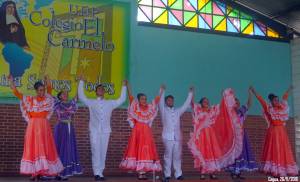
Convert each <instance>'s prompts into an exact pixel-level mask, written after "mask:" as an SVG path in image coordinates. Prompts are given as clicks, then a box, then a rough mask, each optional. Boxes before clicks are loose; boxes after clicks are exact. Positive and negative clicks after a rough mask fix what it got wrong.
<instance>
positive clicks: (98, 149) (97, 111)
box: [78, 77, 127, 181]
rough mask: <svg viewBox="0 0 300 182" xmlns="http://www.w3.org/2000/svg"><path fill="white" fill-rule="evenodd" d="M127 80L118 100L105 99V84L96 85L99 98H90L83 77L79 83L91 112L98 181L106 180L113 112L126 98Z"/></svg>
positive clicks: (94, 163)
mask: <svg viewBox="0 0 300 182" xmlns="http://www.w3.org/2000/svg"><path fill="white" fill-rule="evenodd" d="M126 86H127V81H124V82H123V87H122V91H121V96H120V98H119V99H117V100H106V99H104V94H105V90H104V86H103V85H101V84H100V85H98V86H97V87H96V95H97V99H88V98H87V97H86V96H85V94H84V81H83V80H82V77H81V78H80V82H79V85H78V98H79V100H80V101H81V102H83V103H84V104H85V105H86V106H87V107H88V108H89V112H90V121H89V132H90V143H91V151H92V164H93V172H94V175H95V180H96V181H104V180H105V178H104V176H103V170H104V168H105V160H106V153H107V148H108V142H109V137H110V133H111V126H110V120H111V114H112V111H113V110H114V109H116V108H117V107H119V106H121V105H122V104H123V103H124V102H125V100H126Z"/></svg>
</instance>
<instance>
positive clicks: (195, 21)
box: [185, 15, 198, 28]
mask: <svg viewBox="0 0 300 182" xmlns="http://www.w3.org/2000/svg"><path fill="white" fill-rule="evenodd" d="M185 26H187V27H192V28H197V27H198V17H197V16H196V15H195V16H194V17H193V18H192V19H191V20H190V21H189V22H188V23H187V24H186V25H185Z"/></svg>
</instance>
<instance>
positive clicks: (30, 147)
mask: <svg viewBox="0 0 300 182" xmlns="http://www.w3.org/2000/svg"><path fill="white" fill-rule="evenodd" d="M9 80H10V84H11V88H12V90H13V93H14V95H15V96H16V97H18V98H19V99H20V101H21V102H20V108H21V112H22V116H23V117H24V119H25V120H26V122H27V129H26V133H25V141H24V151H23V157H22V160H21V169H20V172H21V174H27V175H31V176H32V177H31V180H36V179H40V177H41V176H56V179H57V180H67V179H68V177H69V176H72V175H74V174H81V173H82V167H81V166H80V164H79V158H78V151H77V146H76V137H75V130H74V127H73V124H72V121H71V120H72V117H73V115H74V114H75V113H76V110H77V97H75V98H74V99H72V100H71V101H69V99H68V92H67V91H62V92H59V93H58V95H57V97H54V96H52V95H51V90H52V89H51V81H50V79H49V78H48V77H45V81H44V82H36V83H35V85H34V88H35V90H36V93H37V94H36V96H25V95H23V94H22V93H20V92H19V91H18V90H17V89H16V87H15V84H14V81H13V78H12V76H10V77H9ZM79 80H80V81H79V85H78V98H79V100H80V101H81V102H82V103H83V104H84V105H86V106H87V107H88V109H89V113H90V121H89V134H90V144H91V152H92V168H93V173H94V176H95V180H96V181H103V180H105V178H104V176H103V170H104V168H105V160H106V153H107V148H108V143H109V138H110V133H111V126H110V120H111V114H112V111H113V110H114V109H115V108H117V107H119V106H120V105H122V104H123V103H124V102H125V101H126V90H127V93H128V97H129V102H130V104H129V107H128V122H129V125H130V127H131V128H132V130H131V135H130V137H129V140H128V145H127V147H126V150H125V152H124V156H123V159H122V161H121V163H120V166H119V167H120V168H121V169H124V170H128V171H136V172H137V174H138V179H140V180H144V179H147V177H146V173H147V172H153V171H156V172H159V171H161V170H162V166H161V164H160V160H159V156H158V153H157V150H156V146H155V142H154V138H153V135H152V131H151V126H152V122H153V120H154V119H155V118H156V116H157V113H158V110H159V111H160V115H161V121H162V124H163V131H162V139H163V143H164V146H165V152H164V168H163V173H164V178H163V179H164V181H168V180H169V179H170V178H171V176H172V175H171V171H172V169H171V168H172V164H173V168H174V171H175V174H174V176H175V178H176V179H177V180H183V179H184V178H183V174H182V170H181V155H182V133H181V130H180V117H181V115H182V114H183V113H184V112H185V111H186V110H187V109H188V108H189V107H191V109H192V116H193V117H192V118H193V120H192V122H193V126H194V129H193V131H192V132H191V134H190V139H189V141H188V147H189V149H190V150H191V153H192V155H193V158H194V167H195V168H197V169H198V170H199V172H200V175H201V176H200V178H201V179H205V178H206V175H209V177H210V178H211V179H217V177H216V172H219V171H221V170H227V171H229V172H230V173H231V176H232V178H234V179H243V178H244V177H242V176H241V172H242V171H255V170H258V169H260V170H261V171H262V172H265V173H266V174H267V175H271V176H275V177H279V176H295V175H297V174H298V166H297V164H296V162H295V160H294V157H293V156H294V155H293V152H292V149H291V145H290V143H289V140H288V135H287V131H286V128H285V123H286V121H287V120H288V119H289V106H288V102H287V99H288V94H289V92H290V91H291V88H289V89H288V90H287V91H286V93H285V94H284V95H283V97H282V99H279V97H278V96H276V95H274V94H269V96H268V99H269V103H268V102H266V101H265V100H264V99H263V98H262V97H261V96H260V95H259V94H258V93H257V92H256V91H255V89H254V88H253V87H250V88H249V96H248V102H247V104H245V105H241V104H240V102H239V100H238V99H237V98H236V97H235V95H234V91H233V90H232V89H225V90H224V91H223V92H222V99H221V102H220V104H217V105H213V106H211V105H210V103H209V100H208V98H206V97H203V98H202V99H201V100H200V101H199V103H196V102H195V101H194V89H193V88H190V90H189V94H188V97H187V99H186V101H185V102H184V104H183V105H182V106H181V107H179V108H174V97H173V96H172V95H168V96H165V87H164V86H161V88H160V92H159V95H158V96H157V97H155V99H154V100H153V101H152V102H151V103H148V102H147V96H146V95H145V94H143V93H139V94H138V95H137V98H134V96H133V95H132V93H131V90H130V88H129V84H128V82H127V81H124V82H123V87H122V91H121V96H120V97H119V98H118V99H117V100H106V99H104V94H105V89H104V86H103V85H101V84H99V85H98V86H97V87H96V96H97V99H89V98H87V97H86V96H85V94H84V81H83V78H82V76H81V77H80V79H79ZM252 95H255V96H256V98H257V99H258V101H259V102H260V104H261V106H262V108H263V113H264V114H263V115H264V118H265V120H266V122H267V123H268V129H267V132H266V138H265V143H264V148H263V152H262V157H261V164H260V166H258V164H256V163H255V159H254V156H253V153H252V151H251V147H250V143H249V139H248V136H247V132H246V130H245V128H244V127H243V125H244V122H245V120H246V116H247V111H248V110H249V108H250V106H251V102H252V101H251V100H252ZM52 113H56V115H57V119H58V123H57V124H56V126H55V131H54V138H53V135H52V132H51V127H50V124H49V119H50V117H51V115H52Z"/></svg>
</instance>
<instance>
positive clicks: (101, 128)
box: [78, 81, 126, 133]
mask: <svg viewBox="0 0 300 182" xmlns="http://www.w3.org/2000/svg"><path fill="white" fill-rule="evenodd" d="M83 87H84V82H83V81H80V82H79V86H78V98H79V100H80V101H81V102H83V103H84V104H85V105H86V106H87V107H88V108H89V111H90V122H89V128H90V131H98V132H101V133H110V132H111V126H110V120H111V113H112V111H113V110H114V109H116V108H117V107H119V106H120V105H122V104H123V103H124V102H125V100H126V86H123V87H122V91H121V96H120V98H119V99H117V100H105V99H103V98H99V97H98V98H97V99H88V98H86V96H85V94H84V90H83Z"/></svg>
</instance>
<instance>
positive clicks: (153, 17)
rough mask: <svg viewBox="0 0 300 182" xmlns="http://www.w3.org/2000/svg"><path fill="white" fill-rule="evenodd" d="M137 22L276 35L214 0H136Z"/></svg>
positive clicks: (246, 15)
mask: <svg viewBox="0 0 300 182" xmlns="http://www.w3.org/2000/svg"><path fill="white" fill-rule="evenodd" d="M137 1H138V17H137V19H138V21H139V22H148V23H153V24H162V25H173V26H179V27H187V28H196V29H208V30H214V31H221V32H231V33H239V34H244V35H255V36H263V37H271V38H279V37H280V35H279V34H278V33H277V32H276V31H275V30H273V29H272V28H270V27H268V26H266V25H265V24H264V23H262V22H260V21H258V20H256V19H254V18H253V17H252V16H250V15H248V14H246V13H244V12H242V11H240V10H238V9H235V8H233V7H231V6H229V5H226V4H225V3H223V2H221V1H218V0H137Z"/></svg>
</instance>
